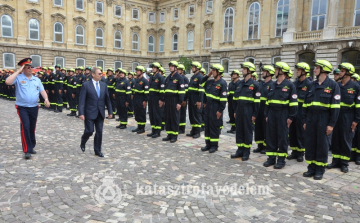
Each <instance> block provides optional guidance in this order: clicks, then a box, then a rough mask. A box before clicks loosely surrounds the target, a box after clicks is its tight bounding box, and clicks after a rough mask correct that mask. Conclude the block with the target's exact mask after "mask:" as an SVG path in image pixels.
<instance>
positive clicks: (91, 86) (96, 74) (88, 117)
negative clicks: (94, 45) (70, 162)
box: [79, 67, 112, 157]
mask: <svg viewBox="0 0 360 223" xmlns="http://www.w3.org/2000/svg"><path fill="white" fill-rule="evenodd" d="M91 76H92V80H91V81H88V82H85V83H84V84H83V85H82V88H81V92H80V96H79V118H80V119H81V120H84V123H85V131H84V134H83V135H82V137H81V144H80V148H81V150H82V151H83V152H85V144H86V142H87V141H88V139H89V137H90V136H92V134H93V132H94V126H95V129H96V134H95V138H94V151H95V155H96V156H99V157H104V155H103V154H102V153H101V142H102V131H103V124H104V118H105V104H106V107H107V108H108V114H109V119H111V118H112V108H111V102H110V97H109V92H108V88H107V85H106V83H105V82H102V81H101V77H102V72H101V70H100V69H99V68H96V67H94V68H92V70H91Z"/></svg>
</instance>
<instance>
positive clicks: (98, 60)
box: [95, 59, 105, 70]
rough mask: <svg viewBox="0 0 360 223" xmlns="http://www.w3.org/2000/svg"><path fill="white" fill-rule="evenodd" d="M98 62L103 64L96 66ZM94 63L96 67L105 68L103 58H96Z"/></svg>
mask: <svg viewBox="0 0 360 223" xmlns="http://www.w3.org/2000/svg"><path fill="white" fill-rule="evenodd" d="M98 62H102V63H103V66H98ZM95 65H96V67H101V68H102V70H105V60H104V59H96V61H95Z"/></svg>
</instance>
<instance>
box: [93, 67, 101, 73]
mask: <svg viewBox="0 0 360 223" xmlns="http://www.w3.org/2000/svg"><path fill="white" fill-rule="evenodd" d="M97 70H100V68H98V67H93V68H92V69H91V74H96V71H97Z"/></svg>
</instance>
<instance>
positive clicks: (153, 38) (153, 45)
mask: <svg viewBox="0 0 360 223" xmlns="http://www.w3.org/2000/svg"><path fill="white" fill-rule="evenodd" d="M150 37H152V40H153V43H152V44H151V45H152V48H153V50H152V51H150V50H149V48H150ZM148 52H150V53H153V52H155V37H154V36H153V35H150V36H149V37H148Z"/></svg>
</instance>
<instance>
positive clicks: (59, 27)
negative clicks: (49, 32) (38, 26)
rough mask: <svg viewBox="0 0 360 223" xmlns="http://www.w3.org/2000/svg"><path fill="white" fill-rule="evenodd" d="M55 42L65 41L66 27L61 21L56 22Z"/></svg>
mask: <svg viewBox="0 0 360 223" xmlns="http://www.w3.org/2000/svg"><path fill="white" fill-rule="evenodd" d="M54 42H57V43H62V42H64V27H63V24H61V23H60V22H56V23H55V24H54Z"/></svg>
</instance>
